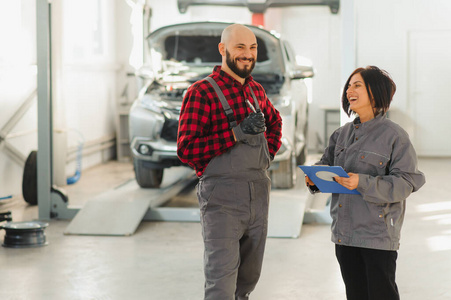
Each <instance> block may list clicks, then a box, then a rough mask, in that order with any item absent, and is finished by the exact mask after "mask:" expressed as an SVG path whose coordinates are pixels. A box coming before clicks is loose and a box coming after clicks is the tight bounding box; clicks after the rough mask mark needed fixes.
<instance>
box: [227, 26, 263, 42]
mask: <svg viewBox="0 0 451 300" xmlns="http://www.w3.org/2000/svg"><path fill="white" fill-rule="evenodd" d="M232 36H253V37H254V39H255V34H254V33H253V32H252V30H250V29H249V28H248V27H246V26H244V25H241V24H232V25H229V26H227V27H226V28H224V30H223V31H222V34H221V43H224V44H226V45H227V44H228V43H229V41H230V38H231V37H232Z"/></svg>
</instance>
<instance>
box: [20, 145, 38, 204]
mask: <svg viewBox="0 0 451 300" xmlns="http://www.w3.org/2000/svg"><path fill="white" fill-rule="evenodd" d="M37 156H38V152H37V151H31V152H30V155H28V158H27V160H26V161H25V166H24V169H23V178H22V195H23V198H24V200H25V202H27V203H28V204H30V205H36V204H38V168H37Z"/></svg>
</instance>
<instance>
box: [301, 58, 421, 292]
mask: <svg viewBox="0 0 451 300" xmlns="http://www.w3.org/2000/svg"><path fill="white" fill-rule="evenodd" d="M395 91H396V85H395V83H394V82H393V80H392V79H391V77H390V75H389V74H388V73H387V72H386V71H384V70H381V69H379V68H377V67H375V66H368V67H366V68H358V69H356V70H355V71H354V72H353V73H352V74H351V76H350V77H349V79H348V80H347V82H346V84H345V86H344V89H343V95H342V107H343V110H344V111H345V113H346V114H348V116H350V115H351V114H356V115H357V116H356V118H355V119H354V121H353V122H350V123H347V124H346V125H344V126H342V127H340V128H339V129H337V130H336V131H335V132H334V133H333V134H332V135H331V137H330V140H329V145H328V147H327V148H326V150H325V152H324V155H323V156H322V158H321V160H320V161H319V162H318V163H317V164H321V165H330V166H341V167H343V169H345V171H346V172H347V173H348V175H349V178H345V177H335V178H334V179H335V180H336V181H337V182H338V183H339V184H341V185H343V186H344V187H346V188H348V189H351V190H353V189H357V191H358V192H359V193H360V194H359V195H356V194H332V201H331V207H330V213H331V216H332V220H333V221H332V241H333V242H334V243H335V244H336V245H335V253H336V256H337V260H338V263H339V264H340V269H341V274H342V277H343V281H344V283H345V286H346V295H347V298H348V299H351V300H352V299H356V300H364V299H377V300H380V299H383V300H390V299H399V293H398V288H397V286H396V282H395V272H396V259H397V256H398V253H397V250H398V249H399V239H400V231H401V226H402V223H403V220H404V214H405V208H406V198H407V197H408V196H409V195H410V194H411V193H412V192H415V191H417V190H418V189H419V188H420V187H421V186H422V185H423V184H424V183H425V177H424V174H423V173H422V172H420V171H419V170H418V168H417V157H416V153H415V149H414V148H413V146H412V144H411V142H410V140H409V137H408V135H407V133H406V132H405V131H404V130H403V129H402V128H401V127H400V126H399V125H397V124H396V123H394V122H392V121H391V120H389V119H387V117H386V113H387V111H388V109H389V107H390V103H391V101H392V98H393V95H394V93H395ZM306 184H307V186H308V187H309V189H310V190H311V191H314V190H315V188H316V187H315V186H314V183H313V182H312V181H311V180H310V179H309V178H308V177H306Z"/></svg>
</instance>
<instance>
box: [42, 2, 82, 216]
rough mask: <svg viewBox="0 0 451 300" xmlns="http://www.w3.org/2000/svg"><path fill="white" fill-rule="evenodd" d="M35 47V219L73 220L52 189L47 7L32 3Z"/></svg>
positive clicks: (59, 194) (62, 198)
mask: <svg viewBox="0 0 451 300" xmlns="http://www.w3.org/2000/svg"><path fill="white" fill-rule="evenodd" d="M36 47H37V67H38V74H37V85H38V153H37V187H38V206H39V219H43V220H47V219H50V218H54V217H58V218H63V219H69V218H73V217H74V216H75V214H76V213H77V212H78V209H68V208H67V202H68V201H67V196H66V195H65V194H64V193H63V192H62V191H60V190H58V189H57V188H56V187H52V172H53V171H52V151H53V144H52V142H53V141H52V133H53V120H52V119H53V114H52V60H51V58H52V56H51V3H49V1H48V0H36Z"/></svg>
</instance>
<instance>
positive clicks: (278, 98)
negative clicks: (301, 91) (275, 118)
mask: <svg viewBox="0 0 451 300" xmlns="http://www.w3.org/2000/svg"><path fill="white" fill-rule="evenodd" d="M268 98H269V100H271V103H272V104H273V105H274V106H276V107H277V108H283V107H288V106H290V103H291V96H288V95H270V96H268Z"/></svg>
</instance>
